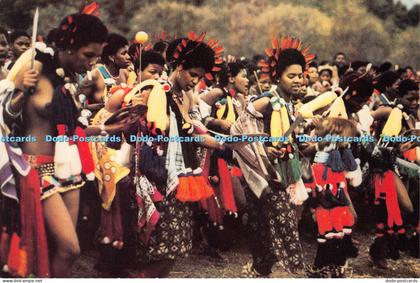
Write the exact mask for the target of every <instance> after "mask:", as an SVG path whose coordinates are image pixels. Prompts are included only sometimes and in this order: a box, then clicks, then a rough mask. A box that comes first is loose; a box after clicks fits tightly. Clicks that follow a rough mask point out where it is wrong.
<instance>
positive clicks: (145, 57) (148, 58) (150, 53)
mask: <svg viewBox="0 0 420 283" xmlns="http://www.w3.org/2000/svg"><path fill="white" fill-rule="evenodd" d="M137 50H138V45H137V44H132V45H131V46H130V47H129V48H128V54H129V55H130V58H131V61H132V62H133V64H134V69H135V70H136V71H138V69H139V58H138V51H137ZM149 64H156V65H159V66H164V65H165V59H164V58H163V56H162V54H160V53H159V52H156V51H154V50H147V51H143V52H142V53H141V69H140V71H144V69H146V67H147V66H148V65H149Z"/></svg>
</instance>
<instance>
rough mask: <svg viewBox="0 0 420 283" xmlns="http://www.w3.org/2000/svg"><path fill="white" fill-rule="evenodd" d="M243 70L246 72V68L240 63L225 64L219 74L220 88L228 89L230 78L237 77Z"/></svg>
mask: <svg viewBox="0 0 420 283" xmlns="http://www.w3.org/2000/svg"><path fill="white" fill-rule="evenodd" d="M241 70H246V67H245V65H244V64H242V63H240V62H232V63H228V64H225V65H224V67H223V68H222V70H221V71H220V72H219V86H220V87H226V86H227V85H228V84H229V78H230V77H236V76H237V75H238V74H239V72H240V71H241Z"/></svg>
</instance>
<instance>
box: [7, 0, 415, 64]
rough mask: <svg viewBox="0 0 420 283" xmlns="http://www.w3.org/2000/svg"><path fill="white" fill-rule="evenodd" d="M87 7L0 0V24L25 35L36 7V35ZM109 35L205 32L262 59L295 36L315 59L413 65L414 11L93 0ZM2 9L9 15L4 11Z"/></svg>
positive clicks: (377, 6)
mask: <svg viewBox="0 0 420 283" xmlns="http://www.w3.org/2000/svg"><path fill="white" fill-rule="evenodd" d="M84 2H85V0H77V1H63V0H61V1H60V0H0V7H2V9H1V10H0V25H3V26H6V27H9V28H13V29H16V28H21V29H22V28H23V29H27V30H28V31H29V30H30V28H31V24H32V17H33V12H34V8H35V7H36V6H39V7H40V8H41V10H40V15H41V18H40V27H39V30H40V32H41V33H44V34H46V33H47V32H48V31H49V30H50V29H51V28H52V27H55V26H57V24H58V22H59V21H60V20H61V18H62V17H64V16H65V15H67V14H69V13H75V12H77V11H78V10H79V8H80V5H81V4H82V3H84ZM97 2H98V3H99V4H100V5H101V19H102V20H103V21H104V22H105V23H106V24H107V26H108V27H109V29H110V31H112V32H120V33H122V34H125V35H126V36H127V37H128V38H129V39H132V38H133V36H134V34H135V33H136V32H137V31H139V30H143V31H146V32H148V33H149V35H150V36H151V37H153V35H154V34H160V33H161V32H162V31H166V32H167V33H168V34H170V35H172V36H173V35H174V34H176V35H177V36H181V35H186V34H187V33H188V32H189V31H191V30H194V31H196V32H197V33H200V32H202V31H206V32H207V34H209V35H210V36H214V37H216V38H217V39H220V41H221V42H222V43H223V44H224V46H225V49H226V53H229V54H233V55H235V56H252V55H254V54H256V53H263V52H264V49H265V48H266V47H268V46H269V45H270V41H271V38H272V37H273V36H277V37H280V36H284V35H293V36H296V37H298V38H300V39H302V40H303V41H304V42H305V43H306V44H310V45H311V50H312V51H313V52H315V53H316V54H317V55H318V58H319V59H320V60H328V59H331V57H332V55H333V54H335V53H336V52H337V51H343V52H345V53H346V54H348V55H349V56H350V58H351V59H353V60H356V59H360V60H371V61H372V62H374V63H378V62H380V61H384V60H395V61H394V62H395V63H399V64H411V65H415V64H417V66H415V67H417V68H419V67H420V66H419V65H420V60H419V58H418V56H419V54H418V48H419V41H418V35H419V20H420V19H419V18H420V5H414V6H413V7H412V8H411V9H407V8H406V7H405V6H404V5H402V4H401V3H399V2H394V1H393V0H334V1H331V0H317V1H313V0H294V1H291V0H177V1H170V0H97ZM4 7H7V8H4Z"/></svg>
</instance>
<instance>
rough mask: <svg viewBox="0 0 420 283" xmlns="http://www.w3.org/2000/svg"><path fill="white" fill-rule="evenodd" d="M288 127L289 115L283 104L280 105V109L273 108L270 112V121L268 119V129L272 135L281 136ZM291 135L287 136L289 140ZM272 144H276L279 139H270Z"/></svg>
mask: <svg viewBox="0 0 420 283" xmlns="http://www.w3.org/2000/svg"><path fill="white" fill-rule="evenodd" d="M289 128H290V121H289V116H288V114H287V109H286V107H285V106H282V107H281V108H280V110H278V111H276V110H273V112H272V113H271V121H270V131H271V133H270V134H271V136H272V137H277V138H278V137H282V136H283V135H284V133H286V131H287V130H288V129H289ZM291 139H292V137H291V135H290V136H289V141H291ZM272 144H273V146H277V145H278V144H279V141H278V140H276V139H273V141H272Z"/></svg>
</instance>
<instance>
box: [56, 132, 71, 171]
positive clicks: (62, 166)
mask: <svg viewBox="0 0 420 283" xmlns="http://www.w3.org/2000/svg"><path fill="white" fill-rule="evenodd" d="M66 139H67V137H66V136H58V140H62V141H60V142H56V143H55V148H54V175H55V176H56V177H57V178H59V179H67V178H69V177H70V174H71V172H70V164H69V156H70V154H71V152H70V147H69V142H68V141H65V140H66Z"/></svg>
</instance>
